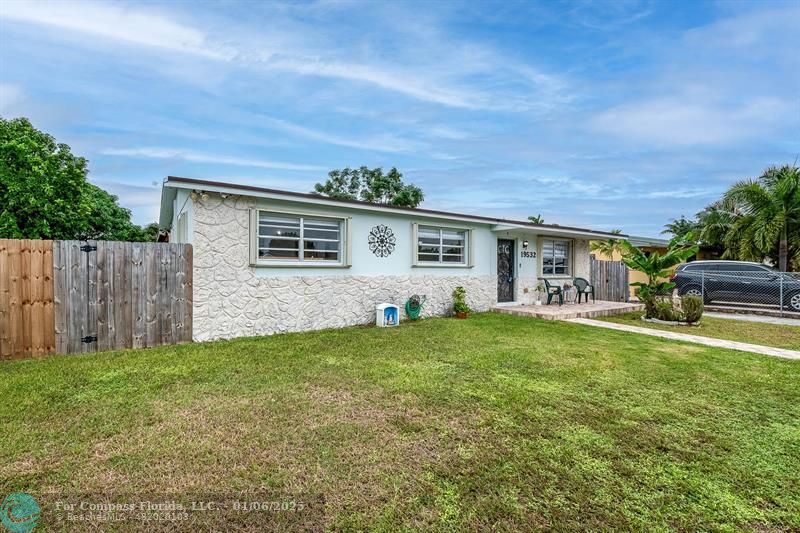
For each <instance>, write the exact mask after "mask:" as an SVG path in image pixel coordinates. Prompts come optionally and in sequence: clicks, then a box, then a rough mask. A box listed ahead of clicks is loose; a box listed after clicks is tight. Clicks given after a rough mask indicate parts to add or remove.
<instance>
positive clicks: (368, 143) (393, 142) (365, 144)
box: [259, 117, 424, 152]
mask: <svg viewBox="0 0 800 533" xmlns="http://www.w3.org/2000/svg"><path fill="white" fill-rule="evenodd" d="M259 121H262V122H265V123H266V124H267V125H268V126H270V127H273V128H277V129H281V130H283V131H286V132H288V133H291V134H292V135H297V136H299V137H305V138H307V139H313V140H315V141H321V142H324V143H328V144H335V145H338V146H347V147H349V148H357V149H359V150H374V151H378V152H412V151H415V150H420V149H422V148H423V147H424V146H423V145H422V144H421V143H418V142H415V141H410V140H407V139H401V138H399V137H395V136H392V135H374V136H372V137H370V138H369V139H366V140H361V139H351V138H347V137H342V136H339V135H332V134H329V133H325V132H322V131H318V130H314V129H311V128H307V127H305V126H300V125H298V124H293V123H291V122H287V121H285V120H281V119H277V118H272V117H260V118H259Z"/></svg>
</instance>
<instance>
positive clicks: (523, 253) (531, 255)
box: [522, 250, 536, 257]
mask: <svg viewBox="0 0 800 533" xmlns="http://www.w3.org/2000/svg"><path fill="white" fill-rule="evenodd" d="M522 257H536V252H529V251H528V250H522Z"/></svg>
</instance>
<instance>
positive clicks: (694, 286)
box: [671, 263, 800, 318]
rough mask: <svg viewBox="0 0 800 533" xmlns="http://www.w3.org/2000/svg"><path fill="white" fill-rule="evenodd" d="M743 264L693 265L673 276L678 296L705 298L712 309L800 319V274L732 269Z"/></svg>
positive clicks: (759, 269)
mask: <svg viewBox="0 0 800 533" xmlns="http://www.w3.org/2000/svg"><path fill="white" fill-rule="evenodd" d="M726 267H736V268H742V266H741V265H730V266H728V265H719V264H718V265H708V266H706V265H700V264H697V265H693V264H692V263H689V264H688V265H686V266H685V267H683V268H682V269H679V270H678V271H676V272H675V274H673V276H672V277H671V280H672V281H673V282H674V283H675V289H676V290H677V291H678V294H679V295H681V296H683V295H685V294H695V295H698V296H702V297H703V302H704V303H705V304H706V305H707V306H708V305H712V306H719V307H729V308H732V309H735V310H742V311H747V310H749V311H754V312H758V311H762V312H763V311H768V312H769V311H771V312H769V314H777V315H779V316H782V317H783V316H791V317H796V318H800V273H796V272H794V273H793V272H775V271H772V270H768V269H766V268H761V267H755V266H754V267H752V269H750V270H728V269H727V268H726Z"/></svg>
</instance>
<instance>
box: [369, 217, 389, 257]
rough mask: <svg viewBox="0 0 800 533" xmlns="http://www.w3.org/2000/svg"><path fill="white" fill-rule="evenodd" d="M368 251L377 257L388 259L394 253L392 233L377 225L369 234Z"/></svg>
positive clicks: (381, 225) (387, 228)
mask: <svg viewBox="0 0 800 533" xmlns="http://www.w3.org/2000/svg"><path fill="white" fill-rule="evenodd" d="M368 242H369V251H370V252H372V253H373V254H375V255H376V256H378V257H388V256H389V255H391V254H392V252H394V243H395V239H394V232H393V231H392V230H391V229H390V228H389V227H387V226H384V225H383V224H379V225H377V226H375V227H374V228H372V231H370V232H369V239H368Z"/></svg>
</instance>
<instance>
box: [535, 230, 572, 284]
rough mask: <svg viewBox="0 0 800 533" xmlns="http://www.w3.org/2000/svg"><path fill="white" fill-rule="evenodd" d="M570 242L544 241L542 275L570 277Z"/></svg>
mask: <svg viewBox="0 0 800 533" xmlns="http://www.w3.org/2000/svg"><path fill="white" fill-rule="evenodd" d="M570 244H571V243H570V241H565V240H555V239H544V240H542V274H543V275H545V276H559V275H564V276H568V275H569V267H570V264H569V263H570Z"/></svg>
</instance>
